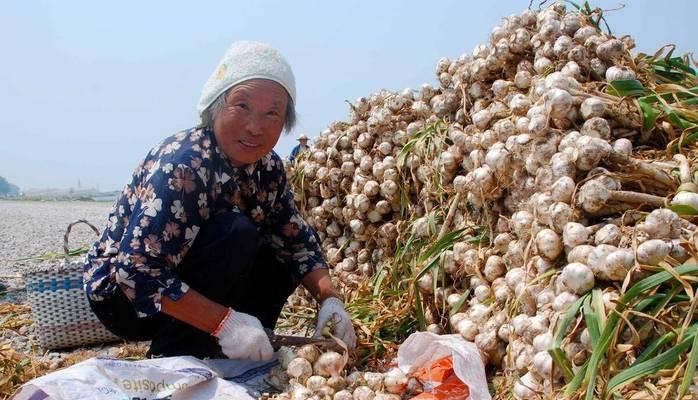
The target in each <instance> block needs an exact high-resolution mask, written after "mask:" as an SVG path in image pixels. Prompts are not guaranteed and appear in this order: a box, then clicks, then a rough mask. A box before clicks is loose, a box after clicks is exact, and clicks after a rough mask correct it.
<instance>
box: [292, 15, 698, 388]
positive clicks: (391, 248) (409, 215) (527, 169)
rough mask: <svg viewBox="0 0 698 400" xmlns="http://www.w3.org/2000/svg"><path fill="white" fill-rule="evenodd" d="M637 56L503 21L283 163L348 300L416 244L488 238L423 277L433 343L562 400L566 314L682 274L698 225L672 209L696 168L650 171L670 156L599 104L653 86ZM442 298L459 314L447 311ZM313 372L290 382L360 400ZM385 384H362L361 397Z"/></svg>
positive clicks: (576, 30) (633, 111)
mask: <svg viewBox="0 0 698 400" xmlns="http://www.w3.org/2000/svg"><path fill="white" fill-rule="evenodd" d="M633 47H634V43H633V40H632V39H631V38H630V37H628V36H625V37H622V38H616V37H614V36H611V35H609V34H606V33H603V32H602V31H601V30H599V29H598V28H597V27H596V26H594V25H593V24H591V23H590V22H589V20H588V19H587V18H586V17H585V16H584V15H581V14H579V13H577V12H570V11H568V10H566V8H565V6H564V5H563V4H555V5H553V6H551V7H549V8H547V9H544V10H542V11H540V12H535V11H531V10H526V11H524V12H523V13H522V14H521V15H512V16H510V17H507V18H505V19H504V21H503V23H502V25H500V26H497V27H495V28H494V29H493V30H492V33H491V35H490V41H489V43H487V44H480V45H478V46H477V47H476V48H475V49H474V50H473V52H472V55H470V54H464V55H462V56H460V57H458V58H457V59H455V60H450V59H447V58H442V59H441V60H439V61H438V64H437V66H436V76H437V79H438V82H439V87H432V86H431V85H429V84H424V85H422V87H421V88H420V89H419V90H418V91H413V90H409V89H406V90H404V91H402V92H400V93H395V92H391V91H387V90H383V91H380V92H379V93H376V94H374V95H372V96H370V97H367V98H360V99H358V100H357V101H356V102H355V103H353V104H352V105H351V110H350V118H349V120H348V121H340V122H334V123H332V124H331V125H330V126H329V129H327V130H325V131H323V132H322V133H321V134H320V135H319V137H318V138H317V139H316V140H315V142H314V144H313V146H312V148H311V151H310V152H309V154H308V155H307V157H303V158H301V159H300V160H299V161H298V162H296V163H295V164H293V165H289V166H288V175H289V179H291V180H292V181H293V182H294V185H295V186H294V189H295V191H296V196H297V201H298V202H299V204H300V206H301V208H302V211H303V212H304V214H305V216H306V218H307V221H308V222H309V223H310V224H311V225H312V226H313V227H315V229H316V230H317V232H318V234H319V237H320V240H321V243H322V247H323V250H324V252H325V255H326V257H327V259H328V261H329V262H330V264H331V265H332V267H333V274H334V277H335V278H336V279H337V280H338V281H339V282H341V284H342V285H343V286H344V287H345V289H346V291H347V293H349V294H351V293H354V295H359V294H360V293H361V292H360V291H359V290H358V288H361V287H365V286H367V285H369V284H370V282H371V276H372V275H373V274H374V273H375V271H376V270H377V268H379V267H380V266H381V265H382V264H385V265H388V264H389V263H391V262H392V260H393V257H395V250H396V247H397V245H398V243H399V242H401V241H402V242H404V241H405V240H407V238H409V237H412V238H419V239H423V240H426V241H436V240H437V239H438V238H440V237H442V236H443V232H444V231H452V230H455V229H460V228H464V227H468V226H481V227H484V230H485V231H486V232H488V233H489V240H488V241H472V240H465V239H464V240H462V241H458V242H456V243H455V244H454V245H453V247H452V249H449V250H446V251H445V252H444V254H443V257H442V260H441V265H440V266H441V267H442V269H443V271H445V273H446V274H447V277H446V278H447V279H443V280H441V279H439V280H436V279H434V276H433V275H432V274H424V275H423V276H422V277H421V278H420V279H419V282H418V284H419V288H420V290H421V291H422V293H421V294H422V298H423V299H425V303H426V304H431V306H430V309H428V310H427V313H426V315H427V318H428V319H429V320H428V321H427V322H428V323H431V324H433V325H431V326H430V330H434V331H436V332H441V331H450V332H455V333H459V334H460V335H462V337H463V338H464V339H465V340H468V341H473V342H475V344H476V345H477V346H478V348H479V349H480V351H481V353H482V356H483V359H484V360H485V362H487V363H488V364H491V365H493V366H496V367H498V368H500V369H501V370H503V371H505V373H507V374H511V375H513V376H516V377H517V380H516V384H515V386H514V394H515V395H516V397H517V398H532V397H535V396H538V395H542V394H545V393H547V394H550V393H553V391H554V390H555V387H556V385H558V384H559V383H560V382H562V380H561V378H562V377H561V374H560V371H559V368H553V360H552V358H551V356H550V354H549V353H548V351H547V350H548V349H549V348H550V347H551V344H552V338H553V332H554V328H555V326H556V322H557V321H558V320H559V318H560V316H561V314H562V313H564V312H565V311H566V310H567V308H568V306H569V305H571V304H573V303H574V302H576V301H577V299H578V298H579V297H580V296H581V295H584V294H585V293H587V292H589V291H590V290H591V289H593V288H600V289H602V290H603V300H604V303H605V306H606V307H607V310H610V309H612V308H613V307H614V306H615V303H614V300H616V299H617V298H618V297H619V293H620V291H621V289H622V288H623V287H624V285H625V287H627V286H628V285H629V284H632V283H633V282H636V281H637V280H638V279H640V278H642V277H643V276H644V273H645V272H644V270H645V268H647V267H653V266H657V265H659V264H660V263H663V262H666V263H669V264H670V265H678V264H680V263H682V262H684V261H686V260H687V259H688V258H689V257H690V254H689V251H687V248H689V247H690V246H693V239H694V238H693V233H694V232H695V229H696V227H695V226H694V225H693V224H691V223H690V222H689V221H687V220H685V219H683V218H682V217H681V216H680V215H678V214H677V213H675V212H674V211H671V210H670V209H669V208H667V207H668V206H669V205H688V206H690V207H692V208H694V209H698V194H697V193H696V191H697V189H698V186H696V184H695V182H694V180H695V176H696V175H695V168H694V166H693V165H692V161H693V160H692V159H691V157H690V156H689V157H686V156H683V155H676V156H673V157H671V156H662V157H661V158H660V157H655V158H656V159H652V158H651V157H647V156H646V154H647V153H646V150H648V149H651V148H652V146H653V144H657V143H659V144H660V145H662V146H663V145H664V144H665V143H664V142H662V141H661V140H658V139H657V137H656V136H658V135H657V134H656V133H655V134H650V135H648V134H647V133H646V132H644V131H643V127H642V119H641V117H640V114H639V112H638V110H637V108H636V106H635V105H634V104H633V103H632V102H631V101H626V100H623V99H621V98H620V97H615V96H612V95H609V94H606V92H604V91H603V88H604V87H605V86H606V85H607V84H608V83H609V82H612V81H615V80H627V79H636V78H638V79H639V78H641V76H640V72H641V71H639V70H638V69H637V66H636V64H635V63H634V62H633V58H632V57H631V54H630V50H631V49H632V48H633ZM655 131H656V130H655ZM639 146H642V147H641V149H642V150H644V151H645V152H644V153H639V152H638V148H639ZM662 149H663V147H662ZM656 154H664V153H660V152H659V151H657V152H656ZM299 177H302V179H301V178H299ZM415 273H416V271H415ZM444 282H445V285H444ZM354 289H356V291H354V292H352V290H354ZM465 293H468V296H469V297H468V298H467V299H463V297H462V296H464V294H465ZM430 299H431V300H445V301H444V302H443V303H445V304H447V305H448V307H455V306H457V305H460V307H461V308H460V309H459V312H456V313H453V314H452V315H450V314H449V311H450V310H448V309H446V310H443V309H439V305H440V304H442V301H431V300H430ZM293 301H294V302H296V303H299V302H302V301H304V300H299V299H297V298H296V299H295V300H293ZM607 312H608V311H607ZM440 316H446V317H445V318H446V320H447V321H448V322H447V323H443V321H444V319H443V318H439V317H440ZM580 324H581V326H579V327H578V329H576V330H575V331H574V332H572V334H571V335H570V336H568V337H567V339H566V341H565V342H564V352H565V354H566V356H567V358H568V359H569V360H571V361H572V363H573V367H574V368H577V367H579V366H581V365H582V364H583V363H584V362H585V360H586V359H587V358H588V356H589V354H590V353H589V351H590V344H589V343H590V342H589V334H588V332H587V330H586V329H584V326H583V321H582V322H580ZM630 358H631V357H629V359H630ZM308 361H309V362H310V360H308ZM304 365H305V366H304V367H302V369H303V372H302V374H301V375H298V376H296V375H294V374H292V376H294V377H296V378H299V377H304V378H305V379H306V380H305V382H301V381H302V379H301V380H299V381H298V382H299V383H304V384H305V385H306V387H307V388H310V384H309V383H308V380H310V379H312V386H313V387H322V388H324V389H322V390H327V391H330V390H329V389H327V388H328V387H329V388H331V391H334V392H336V393H335V394H334V396H335V397H334V398H335V399H337V398H342V399H343V398H350V397H347V396H349V395H348V394H347V395H346V396H345V395H342V396H344V397H341V396H339V393H345V392H343V390H346V389H344V386H342V385H348V386H351V385H350V384H348V383H346V382H345V380H342V384H341V385H340V384H339V383H337V382H339V379H335V380H333V381H332V384H330V380H331V379H333V378H332V377H328V376H324V375H322V374H320V375H319V376H313V377H312V378H311V377H310V375H311V374H312V373H313V369H312V368H311V367H310V363H307V364H304ZM306 375H307V376H306ZM377 381H378V379H377V378H376V382H377ZM335 383H337V384H336V385H335ZM335 386H336V387H335ZM379 386H380V385H379V384H377V383H376V384H373V385H371V384H368V383H367V384H366V385H360V386H357V387H356V388H355V389H354V397H353V398H354V399H357V398H364V397H362V395H357V394H356V391H358V390H359V389H361V390H365V391H369V390H370V391H376V390H378V387H379ZM308 390H312V389H308ZM318 390H319V389H318ZM293 398H295V397H293ZM299 398H301V397H299ZM302 398H305V397H302ZM366 398H369V397H366ZM376 398H378V397H376Z"/></svg>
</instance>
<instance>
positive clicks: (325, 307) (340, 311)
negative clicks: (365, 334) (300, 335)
mask: <svg viewBox="0 0 698 400" xmlns="http://www.w3.org/2000/svg"><path fill="white" fill-rule="evenodd" d="M328 324H329V325H330V327H331V328H332V334H333V335H334V336H337V337H338V338H340V339H342V341H343V342H344V344H346V345H347V347H348V348H349V349H353V348H354V347H356V332H354V325H352V323H351V318H350V317H349V314H347V312H346V310H344V304H343V303H342V300H340V299H338V298H336V297H330V298H327V299H326V300H325V301H323V302H322V305H321V306H320V311H318V317H317V326H316V327H315V335H314V337H320V336H322V330H323V329H324V328H325V326H326V325H328Z"/></svg>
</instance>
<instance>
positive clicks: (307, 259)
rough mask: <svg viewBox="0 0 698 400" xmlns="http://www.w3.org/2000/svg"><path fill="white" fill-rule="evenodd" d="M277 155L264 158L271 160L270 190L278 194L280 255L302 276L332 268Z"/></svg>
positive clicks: (274, 223) (276, 243) (275, 233)
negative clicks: (304, 215) (297, 201)
mask: <svg viewBox="0 0 698 400" xmlns="http://www.w3.org/2000/svg"><path fill="white" fill-rule="evenodd" d="M274 156H275V157H271V158H270V159H265V160H263V161H264V162H265V163H271V167H269V169H271V173H269V174H266V175H267V176H269V178H270V179H269V182H268V183H269V186H270V188H269V189H268V190H269V192H271V193H275V195H274V196H271V198H272V205H271V208H272V210H273V212H272V215H273V217H272V218H271V233H272V238H271V245H272V248H274V250H275V251H276V254H277V258H278V259H279V260H280V261H282V262H284V263H288V264H289V265H290V266H291V267H292V270H293V271H296V272H297V277H298V278H299V279H300V278H302V277H303V276H305V275H306V274H308V273H309V272H311V271H314V270H316V269H321V268H328V267H327V263H326V262H325V259H324V257H323V255H322V250H321V248H320V243H318V239H317V234H316V233H315V230H314V229H313V228H312V227H311V226H309V225H308V223H307V222H306V221H305V220H304V219H303V217H302V216H301V213H300V211H299V210H298V207H296V203H295V201H294V199H293V192H292V191H291V187H290V185H289V184H288V181H287V180H286V172H285V171H284V167H283V161H281V159H280V158H279V157H278V156H276V154H274Z"/></svg>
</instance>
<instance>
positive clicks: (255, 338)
mask: <svg viewBox="0 0 698 400" xmlns="http://www.w3.org/2000/svg"><path fill="white" fill-rule="evenodd" d="M221 324H222V325H221V329H220V330H219V331H218V332H216V334H215V335H214V336H215V337H217V338H218V344H219V345H220V346H221V350H223V354H225V355H226V356H228V358H233V359H250V360H252V361H260V360H271V357H272V355H273V354H274V349H272V347H271V343H270V342H269V337H268V336H267V334H266V332H264V327H262V323H261V322H259V320H258V319H257V318H255V317H253V316H251V315H249V314H245V313H241V312H239V311H234V310H232V309H231V312H230V313H229V314H228V316H227V318H226V319H225V320H224V321H222V322H221Z"/></svg>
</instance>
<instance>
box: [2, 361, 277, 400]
mask: <svg viewBox="0 0 698 400" xmlns="http://www.w3.org/2000/svg"><path fill="white" fill-rule="evenodd" d="M207 362H208V361H201V360H199V359H197V358H194V357H188V356H183V357H169V358H157V359H152V360H142V361H125V360H118V359H112V358H91V359H89V360H86V361H83V362H81V363H79V364H75V365H73V366H71V367H69V368H66V369H63V370H60V371H56V372H53V373H51V374H48V375H44V376H42V377H39V378H36V379H33V380H31V381H30V382H28V383H27V384H25V385H24V386H22V387H21V388H20V390H19V391H18V392H17V393H16V394H15V396H14V397H13V399H14V400H43V399H46V400H64V399H65V400H68V399H70V400H73V399H91V400H116V399H119V400H123V399H131V400H136V399H138V400H146V399H147V400H157V399H172V400H177V399H191V400H208V399H235V400H254V399H255V398H257V397H258V396H257V394H256V393H255V392H254V391H253V390H250V387H249V386H248V385H247V383H248V382H249V383H251V384H259V383H260V382H261V380H262V379H263V377H264V376H265V375H266V373H267V372H268V371H269V370H270V369H271V368H272V367H273V366H274V365H276V363H277V361H276V360H272V361H270V362H250V361H238V360H217V363H216V365H215V366H213V369H212V368H211V367H210V366H209V365H208V364H207ZM221 368H222V369H228V370H230V371H233V372H234V374H235V375H234V376H230V378H231V379H232V380H233V382H231V381H227V380H225V379H222V377H223V376H221V375H220V374H219V373H216V372H214V370H216V371H220V370H221ZM225 377H226V378H227V377H228V376H225Z"/></svg>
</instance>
